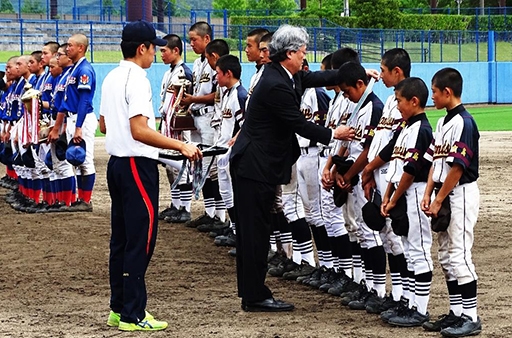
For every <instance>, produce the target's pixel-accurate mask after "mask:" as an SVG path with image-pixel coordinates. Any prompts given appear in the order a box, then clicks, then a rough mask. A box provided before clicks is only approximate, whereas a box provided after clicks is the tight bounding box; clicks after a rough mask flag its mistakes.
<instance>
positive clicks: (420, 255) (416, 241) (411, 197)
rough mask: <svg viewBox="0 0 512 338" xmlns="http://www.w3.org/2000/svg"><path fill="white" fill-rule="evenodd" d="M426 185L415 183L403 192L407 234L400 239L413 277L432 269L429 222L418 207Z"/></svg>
mask: <svg viewBox="0 0 512 338" xmlns="http://www.w3.org/2000/svg"><path fill="white" fill-rule="evenodd" d="M426 185H427V184H426V183H425V182H415V183H413V184H411V186H410V187H409V189H407V191H406V192H405V198H406V200H407V217H408V219H409V233H408V234H407V236H403V237H402V241H403V243H404V248H405V249H406V250H407V255H406V258H407V259H408V260H410V261H409V262H408V268H409V270H410V271H414V274H415V275H421V274H423V273H426V272H430V271H432V269H433V264H432V257H431V254H430V250H431V248H432V231H431V230H430V220H429V219H428V217H427V215H425V213H424V212H423V211H422V210H421V207H420V203H421V200H422V198H423V194H424V193H425V188H426ZM411 267H412V269H411Z"/></svg>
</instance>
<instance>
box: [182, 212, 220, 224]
mask: <svg viewBox="0 0 512 338" xmlns="http://www.w3.org/2000/svg"><path fill="white" fill-rule="evenodd" d="M213 222H215V220H214V219H213V217H210V216H208V214H207V213H204V214H203V215H202V216H199V217H197V218H194V219H192V220H190V221H188V222H185V226H186V227H187V228H197V227H198V226H199V225H201V224H213Z"/></svg>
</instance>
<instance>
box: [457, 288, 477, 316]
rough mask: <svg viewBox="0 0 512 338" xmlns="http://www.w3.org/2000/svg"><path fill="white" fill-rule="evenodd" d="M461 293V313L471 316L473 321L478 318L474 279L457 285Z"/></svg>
mask: <svg viewBox="0 0 512 338" xmlns="http://www.w3.org/2000/svg"><path fill="white" fill-rule="evenodd" d="M459 288H460V291H461V294H462V313H463V314H465V315H466V316H469V317H471V319H473V321H474V322H476V321H477V319H478V313H477V309H476V303H477V302H476V301H477V292H476V291H477V284H476V280H474V281H472V282H469V283H466V284H462V285H459Z"/></svg>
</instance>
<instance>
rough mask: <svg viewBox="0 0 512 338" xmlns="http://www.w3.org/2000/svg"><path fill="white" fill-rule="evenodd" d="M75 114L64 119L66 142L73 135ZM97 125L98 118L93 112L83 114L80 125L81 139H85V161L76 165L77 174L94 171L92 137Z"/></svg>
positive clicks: (83, 174) (92, 172) (89, 173)
mask: <svg viewBox="0 0 512 338" xmlns="http://www.w3.org/2000/svg"><path fill="white" fill-rule="evenodd" d="M76 119H77V114H73V115H71V116H68V118H67V119H66V137H67V139H68V143H69V142H71V140H72V139H73V136H74V135H75V128H76ZM97 127H98V120H97V118H96V115H95V114H94V113H89V114H87V115H86V116H85V120H84V123H83V125H82V139H83V140H84V141H85V161H84V163H82V164H81V165H79V166H78V167H76V168H77V169H76V170H77V172H76V174H77V175H82V176H88V175H92V174H95V173H96V169H95V167H94V137H95V134H96V128H97Z"/></svg>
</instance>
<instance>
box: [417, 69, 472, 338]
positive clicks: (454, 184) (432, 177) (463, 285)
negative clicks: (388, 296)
mask: <svg viewBox="0 0 512 338" xmlns="http://www.w3.org/2000/svg"><path fill="white" fill-rule="evenodd" d="M461 95H462V76H461V75H460V73H459V72H458V71H457V70H456V69H453V68H444V69H441V70H440V71H438V72H437V73H436V74H435V75H434V77H433V78H432V100H433V101H434V105H435V107H436V108H437V109H442V108H444V109H446V113H447V114H446V116H445V117H443V118H441V119H439V121H438V123H437V126H436V131H435V133H434V140H433V141H432V144H431V146H430V149H429V151H428V152H427V154H425V159H427V160H428V161H431V162H432V168H431V169H430V173H429V177H428V184H427V188H426V189H425V195H424V197H423V201H422V202H421V208H422V210H423V211H424V212H425V213H426V214H427V215H428V216H432V218H433V221H434V220H435V218H437V217H438V216H440V215H439V211H440V209H441V205H442V204H448V205H449V208H450V210H451V216H449V217H450V219H449V225H448V227H447V229H446V230H445V231H440V232H439V233H438V237H437V238H438V242H439V252H438V257H439V263H440V264H441V267H442V268H443V272H444V275H445V279H446V284H447V287H448V294H449V298H450V313H449V314H448V315H445V316H441V318H440V320H438V321H436V322H433V323H430V322H429V323H425V324H424V326H423V328H424V329H426V330H427V331H441V334H442V335H443V336H446V337H465V336H471V335H476V334H479V333H480V332H481V331H482V323H481V322H480V318H479V317H478V314H477V306H476V305H477V302H476V301H477V282H476V281H477V279H478V277H477V275H476V271H475V265H474V264H473V261H472V258H471V248H472V247H473V241H474V237H473V230H474V227H475V224H476V221H477V218H478V209H479V207H480V191H479V189H478V185H477V183H476V180H477V179H478V146H479V144H478V142H479V141H478V140H479V138H480V134H479V132H478V127H477V125H476V123H475V120H474V119H473V117H472V116H471V114H469V112H468V111H467V110H466V108H464V106H463V105H462V101H461ZM433 191H435V192H436V196H435V198H434V199H433V200H431V196H432V192H433ZM447 199H448V200H447ZM447 202H448V203H447Z"/></svg>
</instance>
